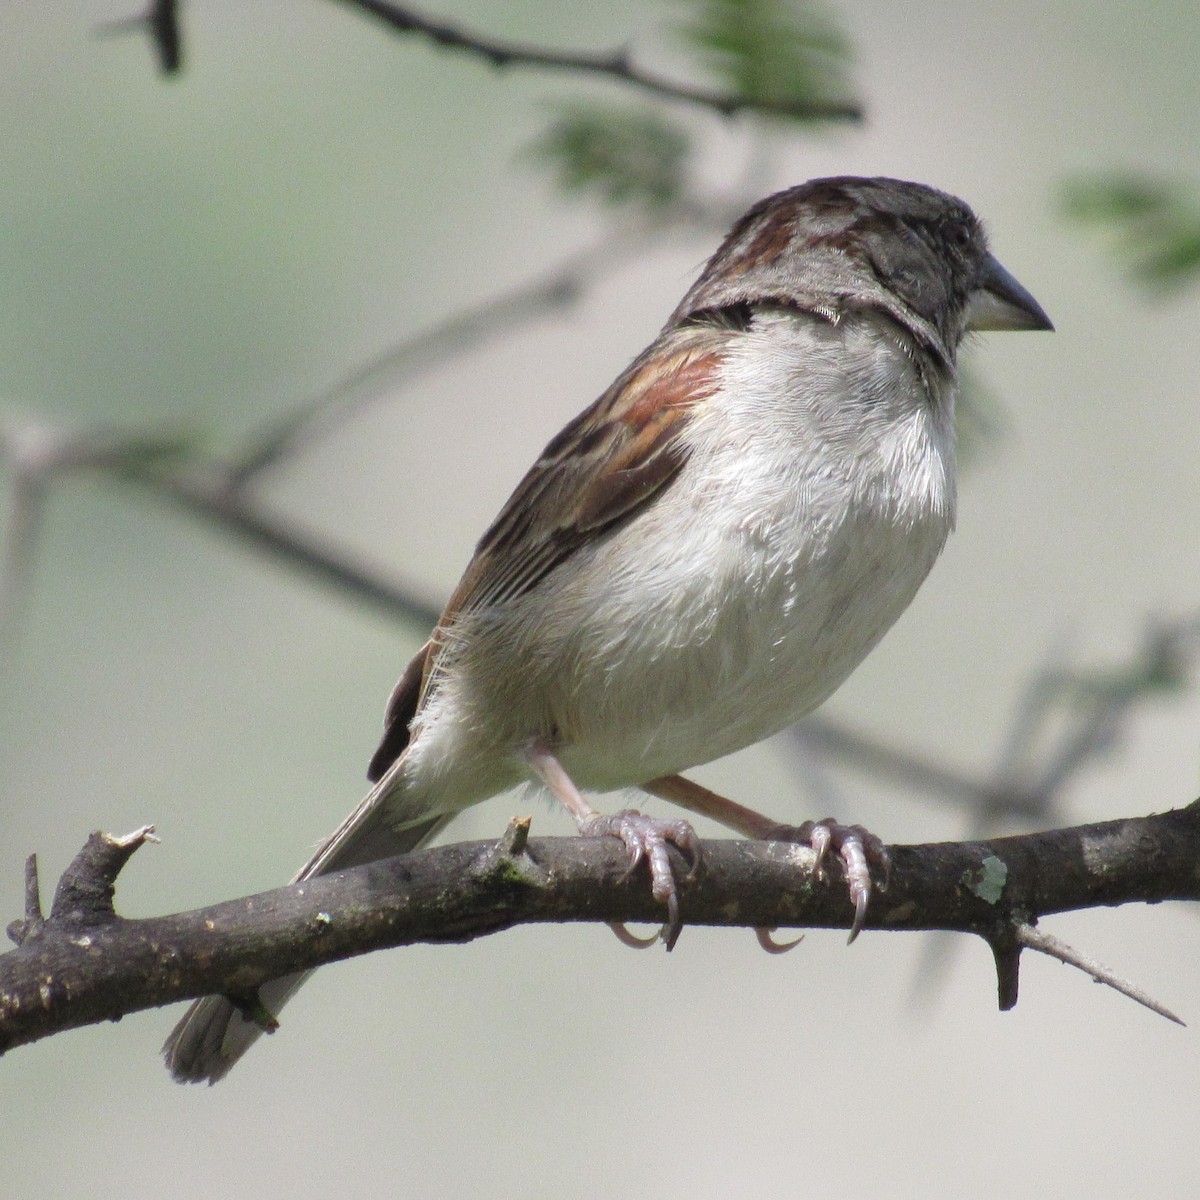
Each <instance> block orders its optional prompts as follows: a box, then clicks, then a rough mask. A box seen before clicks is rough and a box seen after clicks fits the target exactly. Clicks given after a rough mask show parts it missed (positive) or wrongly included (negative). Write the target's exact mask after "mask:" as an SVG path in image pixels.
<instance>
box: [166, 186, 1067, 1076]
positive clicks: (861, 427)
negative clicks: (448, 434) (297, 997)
mask: <svg viewBox="0 0 1200 1200" xmlns="http://www.w3.org/2000/svg"><path fill="white" fill-rule="evenodd" d="M1052 328H1053V325H1052V323H1051V321H1050V318H1049V317H1048V316H1047V315H1046V313H1045V312H1044V311H1043V309H1042V308H1041V306H1040V305H1039V304H1038V302H1037V301H1036V300H1035V299H1034V298H1033V296H1032V295H1031V294H1030V293H1029V292H1028V291H1027V290H1026V289H1025V288H1024V287H1023V286H1022V285H1021V284H1020V283H1018V282H1017V280H1016V279H1015V278H1014V277H1013V276H1012V275H1011V274H1010V273H1009V272H1008V271H1007V270H1006V269H1005V268H1004V267H1003V266H1002V265H1001V264H1000V262H999V261H998V259H997V258H996V257H995V256H994V255H993V254H992V252H991V251H990V250H989V248H988V240H987V236H986V234H985V232H984V228H983V226H982V224H981V222H980V221H979V219H978V218H977V217H976V216H975V214H974V213H973V212H972V210H971V209H970V208H969V207H968V205H967V204H965V203H964V202H963V201H961V200H959V199H957V198H956V197H954V196H952V195H949V194H947V193H945V192H942V191H939V190H937V189H935V188H933V187H930V186H927V185H925V184H921V183H913V182H907V181H904V180H899V179H890V178H861V177H855V176H838V177H833V178H823V179H814V180H810V181H808V182H806V183H802V184H799V185H797V186H794V187H791V188H788V189H786V190H784V191H780V192H778V193H776V194H774V195H771V196H768V197H766V198H765V199H763V200H761V201H759V202H758V203H757V204H755V205H754V206H753V207H751V208H750V209H749V210H748V211H747V212H746V213H745V214H744V215H743V216H742V217H741V218H740V219H739V220H738V221H737V222H736V223H735V224H734V225H733V227H732V229H731V231H730V232H729V234H728V235H727V237H726V238H725V239H724V241H723V242H722V243H721V245H720V246H719V247H718V249H717V250H716V252H715V253H714V254H713V255H712V257H711V258H710V259H709V260H708V261H707V263H706V265H705V266H704V267H703V269H702V270H701V272H700V274H699V276H698V278H697V279H696V281H695V283H694V284H693V285H692V286H691V288H690V289H689V290H688V291H687V294H686V295H685V296H684V297H683V299H682V301H681V302H680V303H679V305H678V306H677V307H676V309H675V310H674V312H673V313H672V314H671V315H670V317H669V318H668V320H667V322H666V324H665V325H664V326H663V328H662V330H661V332H660V333H659V334H658V336H657V337H656V338H655V339H654V340H653V342H651V344H650V345H649V346H648V347H647V349H646V350H645V351H643V352H642V353H641V354H640V355H638V356H637V357H636V358H635V359H634V360H633V362H632V363H631V364H630V365H629V366H628V367H627V368H626V369H625V370H624V371H623V372H622V373H621V374H620V375H619V376H618V377H617V379H616V380H615V381H614V383H613V384H612V386H611V387H609V388H608V390H607V391H606V392H604V394H603V395H601V396H600V398H599V399H598V400H596V401H595V403H593V404H592V405H591V406H590V407H588V408H587V409H585V410H584V411H583V412H582V413H581V414H580V415H579V416H577V417H576V418H575V419H573V420H572V421H570V422H569V423H568V424H567V425H566V427H565V428H564V429H562V431H561V432H560V433H558V434H557V436H555V437H554V438H553V439H552V440H551V441H550V442H549V444H548V445H547V446H546V448H545V450H544V451H543V452H542V454H541V456H540V457H539V458H538V460H537V462H536V463H535V464H534V465H533V467H532V468H530V470H529V471H528V472H527V473H526V474H525V476H524V478H522V479H521V481H520V482H519V483H518V485H517V487H516V490H515V491H514V492H513V494H512V496H511V497H510V498H509V500H508V501H507V503H506V504H505V505H504V507H503V508H502V510H501V511H500V514H499V515H498V516H497V517H496V519H495V520H494V521H493V523H492V524H491V526H490V527H489V528H488V529H487V531H486V532H485V533H484V534H483V537H482V538H481V539H480V541H479V543H478V545H477V546H476V548H475V552H474V555H473V557H472V558H471V560H470V562H469V564H468V566H467V568H466V571H465V573H464V574H463V576H462V579H461V581H460V582H459V584H458V586H457V587H456V588H455V590H454V592H453V593H452V595H451V597H450V600H449V602H448V603H447V605H446V608H445V610H444V612H443V613H442V615H441V618H440V619H439V621H438V622H437V625H436V627H435V628H434V630H433V632H432V634H431V636H430V637H429V640H428V641H427V642H426V643H425V645H424V646H423V647H422V648H421V650H420V651H419V652H418V653H417V655H416V656H415V657H414V658H413V660H412V661H411V662H410V663H409V665H408V667H407V669H406V670H405V671H404V673H403V674H402V675H401V677H400V680H399V682H398V683H397V685H396V687H395V689H394V690H393V692H392V695H391V698H390V700H389V702H388V705H387V709H386V715H385V723H384V733H383V738H382V741H381V742H380V745H379V748H378V750H377V751H376V753H375V755H374V757H373V758H372V760H371V763H370V768H369V771H368V777H369V779H370V781H371V782H372V784H373V786H372V788H371V790H370V791H369V792H368V793H367V795H366V797H365V798H364V799H363V800H362V802H361V803H360V804H359V805H358V807H357V808H356V809H355V810H354V811H353V812H352V813H351V814H350V815H349V816H348V817H347V818H346V819H345V821H343V822H342V824H341V825H340V826H339V827H338V829H337V830H336V831H335V832H334V833H333V834H332V835H331V836H330V837H329V838H328V839H327V840H326V841H325V842H324V843H323V844H322V845H321V846H320V847H319V849H318V850H317V851H316V853H315V854H314V855H313V856H312V858H311V859H310V860H309V862H308V863H307V864H306V865H305V866H304V867H303V868H302V869H301V871H300V872H299V873H298V874H297V876H296V880H304V879H309V878H311V877H313V876H316V875H321V874H324V873H326V872H329V871H335V870H340V869H343V868H347V867H352V866H357V865H360V864H363V863H367V862H371V861H374V860H377V859H380V858H385V857H391V856H393V855H397V854H402V853H405V852H408V851H411V850H414V849H416V848H418V847H420V846H422V845H424V844H425V843H426V842H428V841H429V840H430V839H431V838H433V837H434V836H435V835H437V834H438V833H440V832H441V831H442V829H443V828H444V827H445V826H446V824H447V823H448V822H449V821H450V820H451V819H452V818H453V817H454V815H455V814H456V813H458V812H461V811H462V810H463V809H465V808H467V807H468V806H470V805H473V804H475V803H478V802H480V801H482V800H484V799H486V798H488V797H490V796H493V795H496V794H498V793H500V792H503V791H505V790H507V789H509V788H511V787H513V786H516V785H519V784H521V783H522V782H529V781H532V782H534V783H538V784H541V785H543V786H544V787H545V788H546V789H547V790H548V791H549V792H550V793H552V794H553V795H554V796H555V797H556V798H557V799H558V800H559V801H561V802H562V804H563V805H564V806H565V807H566V809H567V810H568V811H569V812H570V813H571V815H572V816H573V817H574V818H575V821H576V823H577V825H578V828H579V830H580V832H581V833H583V834H587V835H597V836H615V837H618V838H620V839H621V841H622V842H623V843H624V845H625V847H626V849H627V850H628V852H629V855H630V859H631V862H632V863H635V864H636V863H638V862H641V861H642V860H645V862H646V863H647V864H648V866H649V873H650V877H651V890H652V892H653V895H654V896H655V898H656V899H658V900H660V901H661V902H662V903H663V904H664V905H666V907H667V910H668V918H667V922H666V924H665V927H664V937H665V939H666V940H667V941H668V948H669V945H670V943H671V942H672V941H673V938H674V937H675V936H677V935H678V929H679V924H680V921H679V904H678V893H679V888H678V883H677V880H676V879H675V877H674V874H673V872H672V867H671V860H670V855H669V853H668V849H667V848H668V846H669V845H672V844H673V845H675V846H676V847H677V848H679V849H680V850H681V851H683V852H684V854H685V855H687V856H689V857H691V858H692V859H693V860H694V859H695V858H696V856H698V855H699V853H700V842H699V839H698V838H697V836H696V834H695V832H694V830H693V829H692V827H691V825H690V823H689V822H687V821H685V820H665V819H658V818H650V817H647V816H644V815H642V814H640V813H638V812H636V811H631V810H626V811H623V812H619V813H615V814H611V815H605V814H601V813H598V812H597V811H595V810H594V809H593V808H592V807H591V805H590V803H589V802H588V800H587V799H586V798H585V795H584V793H585V792H587V791H612V790H617V789H623V788H642V789H643V790H645V791H647V792H650V793H653V794H656V795H659V796H663V797H666V798H667V799H669V800H672V801H674V802H675V803H677V804H681V805H682V806H684V807H685V808H689V809H691V810H693V811H697V812H701V813H704V814H706V815H709V816H713V817H715V818H716V819H717V820H720V821H723V822H725V823H726V824H728V825H730V826H732V827H733V828H735V829H737V830H739V831H740V832H742V833H747V834H749V835H750V836H762V835H763V834H764V833H765V832H766V831H769V830H770V829H771V828H772V825H773V823H771V822H770V821H769V820H768V819H767V818H765V817H761V816H760V815H759V814H757V813H755V812H754V811H753V810H750V809H746V808H743V807H742V806H740V805H738V804H736V803H734V802H733V801H731V800H727V799H726V798H724V797H721V796H717V795H716V794H715V793H712V792H709V791H708V790H707V789H704V788H702V787H700V786H699V785H698V784H696V783H694V782H693V781H691V780H689V779H687V778H686V777H685V776H683V775H682V774H681V772H683V771H685V770H687V769H689V768H692V767H695V766H697V765H699V764H702V763H706V762H710V761H712V760H714V759H717V758H721V757H723V756H725V755H727V754H731V753H733V752H734V751H736V750H739V749H742V748H743V747H745V746H748V745H751V744H753V743H755V742H758V741H761V740H762V739H764V738H766V737H769V736H770V735H772V734H774V733H776V732H778V731H779V730H781V729H783V728H785V727H787V726H789V725H791V724H793V723H795V722H796V721H798V720H799V719H800V718H801V717H803V716H805V715H806V714H807V713H809V712H811V711H812V710H813V709H814V708H816V707H817V705H819V704H820V703H821V702H822V701H824V700H825V699H826V698H827V697H828V696H829V695H830V694H831V693H832V692H833V691H834V690H835V689H836V688H837V687H838V686H839V685H840V684H841V683H842V682H843V681H844V680H845V679H846V677H847V676H848V675H849V674H850V673H851V672H852V671H853V670H854V668H855V667H856V666H857V665H858V664H859V663H860V662H861V661H862V659H863V658H864V657H865V656H866V655H867V654H868V653H869V651H870V650H871V649H872V648H873V647H874V646H875V645H876V643H877V642H878V641H879V639H880V638H881V637H882V636H883V634H884V633H885V632H886V631H887V630H888V628H889V627H890V626H891V625H892V624H893V623H894V622H895V620H896V619H897V618H898V617H899V616H900V614H901V613H902V612H903V611H904V610H905V608H906V607H907V606H908V604H909V602H910V601H911V600H912V598H913V596H914V595H915V593H916V591H917V589H918V588H919V586H920V585H921V583H922V582H923V580H924V579H925V577H926V575H927V574H928V572H929V570H930V569H931V567H932V566H933V563H934V561H935V559H936V558H937V557H938V554H939V553H940V551H941V550H942V547H943V545H944V544H945V542H946V539H947V537H948V535H949V534H950V532H951V530H952V528H953V526H954V521H955V495H956V482H955V480H956V468H955V428H954V410H955V402H956V398H957V394H958V378H957V354H958V350H959V347H960V346H961V344H962V342H963V340H964V338H966V337H967V335H968V334H969V333H971V332H974V331H989V330H1050V329H1052ZM802 828H803V829H804V831H805V835H806V836H808V838H809V840H810V841H811V842H812V844H813V845H814V847H815V848H817V850H818V854H819V855H821V854H824V852H825V851H826V850H827V849H828V848H829V847H830V846H832V847H833V848H834V849H835V851H836V852H837V853H838V854H840V855H841V857H842V858H843V860H844V861H845V863H846V866H847V876H848V879H849V883H850V887H851V894H852V898H853V899H854V901H855V908H856V914H855V929H857V927H859V926H861V923H862V918H863V915H864V912H865V906H866V897H867V895H869V892H870V886H871V885H870V876H869V866H870V863H869V861H868V860H870V859H871V858H872V857H875V858H879V857H880V847H881V845H882V843H879V842H878V840H877V839H873V838H871V837H870V836H869V835H867V836H866V837H864V833H863V831H862V830H860V829H859V828H858V827H855V826H842V825H840V824H838V823H836V822H833V821H831V820H826V821H821V822H809V823H806V825H805V826H804V827H802ZM306 977H307V976H306V974H305V973H298V974H295V975H291V976H287V977H285V978H282V979H278V980H273V981H270V982H269V983H267V984H265V985H264V986H263V987H262V988H261V989H260V990H259V999H260V1000H261V1005H262V1007H263V1008H264V1009H265V1010H266V1012H267V1013H269V1014H272V1015H273V1014H275V1013H277V1012H278V1010H279V1008H280V1007H281V1006H282V1004H283V1003H284V1002H285V1001H286V1000H287V999H288V998H289V997H290V996H291V995H292V994H293V993H294V991H295V990H296V989H297V988H298V987H299V986H300V984H301V983H302V982H303V980H304V979H305V978H306ZM259 1017H260V1018H261V1013H260V1014H259ZM262 1024H263V1022H262V1021H261V1019H257V1018H256V1017H255V1016H254V1015H253V1014H249V1013H246V1012H243V1011H242V1009H241V1008H239V1006H238V1005H236V1004H235V1003H234V1001H233V1000H232V999H230V998H228V997H223V996H209V997H204V998H201V999H199V1000H198V1001H196V1002H195V1003H194V1004H193V1005H192V1006H191V1008H190V1009H189V1010H188V1012H187V1014H186V1015H185V1016H184V1017H183V1019H182V1020H181V1021H180V1022H179V1024H178V1025H177V1026H176V1027H175V1029H174V1031H173V1032H172V1034H171V1036H170V1037H169V1038H168V1040H167V1042H166V1044H165V1046H164V1047H163V1053H164V1057H165V1059H166V1062H167V1065H168V1068H169V1070H170V1071H171V1073H172V1075H173V1076H174V1077H175V1078H176V1079H177V1080H179V1081H181V1082H203V1081H207V1082H209V1083H213V1082H216V1081H217V1080H218V1079H220V1078H222V1077H223V1076H224V1075H225V1074H226V1073H227V1072H228V1071H229V1069H230V1068H231V1067H232V1065H233V1064H234V1062H236V1061H237V1059H238V1058H240V1056H241V1055H242V1054H243V1053H244V1052H245V1051H246V1049H247V1048H248V1047H249V1046H250V1044H251V1043H252V1042H253V1041H254V1040H255V1038H256V1037H257V1036H258V1035H259V1033H260V1032H261V1028H262Z"/></svg>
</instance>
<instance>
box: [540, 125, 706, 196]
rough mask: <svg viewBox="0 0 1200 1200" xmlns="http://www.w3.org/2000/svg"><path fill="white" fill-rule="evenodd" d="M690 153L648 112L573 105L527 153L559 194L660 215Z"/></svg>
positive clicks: (676, 133)
mask: <svg viewBox="0 0 1200 1200" xmlns="http://www.w3.org/2000/svg"><path fill="white" fill-rule="evenodd" d="M690 149H691V147H690V144H689V141H688V138H687V135H686V134H685V133H684V132H683V131H682V130H681V129H680V128H679V127H678V126H676V125H673V124H671V123H670V122H668V121H667V120H665V119H664V118H662V117H659V116H657V115H656V114H654V113H652V112H650V111H647V110H640V109H626V108H617V107H615V106H610V107H601V106H599V105H583V104H577V105H572V106H570V107H568V108H564V109H562V110H561V111H560V115H559V116H558V118H557V119H556V120H555V121H554V122H553V123H552V124H551V125H550V127H549V129H547V130H546V132H545V133H544V134H542V136H541V137H539V138H538V139H537V140H536V141H535V142H534V143H533V144H532V145H531V146H530V147H529V151H528V152H529V154H530V155H531V156H532V157H533V158H534V159H535V160H537V161H540V162H542V163H544V164H546V165H547V166H549V167H550V169H551V170H552V171H553V173H554V174H555V176H556V177H557V180H558V184H559V186H560V187H561V188H562V189H563V191H565V192H575V193H588V192H590V193H592V194H593V195H596V196H598V197H599V198H600V199H601V200H602V201H604V202H605V203H608V204H621V205H631V204H632V205H638V206H640V207H642V208H646V209H650V210H653V211H661V210H662V209H666V208H669V207H670V206H671V205H673V204H675V203H676V202H677V201H678V199H679V196H680V194H681V192H682V190H683V183H684V171H685V167H686V165H687V159H688V155H689V153H690Z"/></svg>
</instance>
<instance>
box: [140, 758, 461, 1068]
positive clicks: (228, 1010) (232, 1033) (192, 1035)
mask: <svg viewBox="0 0 1200 1200" xmlns="http://www.w3.org/2000/svg"><path fill="white" fill-rule="evenodd" d="M392 776H393V772H391V771H389V772H388V774H387V775H386V776H385V777H384V778H383V779H381V780H380V782H379V783H378V784H377V785H376V786H375V787H374V788H372V790H371V791H370V792H369V793H368V794H367V796H366V797H365V799H364V800H363V801H362V803H361V804H359V806H358V807H357V808H356V809H355V810H354V812H352V813H351V814H350V816H348V817H347V818H346V820H345V821H343V822H342V824H341V825H340V826H339V828H338V829H337V830H336V832H335V833H334V834H333V835H332V836H331V837H330V838H328V839H327V840H326V841H325V842H324V843H323V844H322V845H321V847H320V848H319V849H318V850H317V852H316V853H315V854H314V855H313V856H312V858H311V859H310V860H309V861H308V862H307V863H306V864H305V865H304V867H303V868H302V869H301V870H300V871H299V872H298V874H297V875H296V877H295V879H293V880H292V882H293V883H298V882H300V880H302V879H311V878H312V877H313V876H314V875H325V874H328V873H329V872H330V871H340V870H342V869H343V868H346V867H356V866H360V865H361V864H363V863H367V862H374V861H376V860H377V859H380V858H390V857H392V856H393V855H396V854H406V853H407V852H408V851H410V850H416V849H417V848H418V847H420V846H422V845H424V844H425V843H426V842H427V841H429V840H430V839H431V838H432V837H433V836H434V835H435V834H437V833H438V832H439V831H440V830H441V829H442V828H443V826H444V825H445V824H446V822H447V821H449V820H450V817H449V816H436V817H430V818H428V819H426V820H424V821H421V822H420V823H418V824H415V825H409V826H405V827H404V828H402V829H394V828H392V826H391V824H390V822H389V821H388V819H387V817H386V816H385V809H386V808H387V807H389V806H386V805H385V804H384V803H383V801H384V799H385V798H386V797H387V796H388V794H389V793H390V792H391V791H392V790H393V788H394V784H393V783H392ZM310 974H311V972H309V971H299V972H297V973H296V974H294V975H285V976H283V977H282V978H280V979H272V980H270V981H269V982H267V983H265V984H263V985H262V986H261V987H260V988H259V989H258V998H259V1000H260V1001H261V1002H262V1007H263V1008H265V1009H266V1011H267V1012H268V1013H270V1014H271V1015H272V1016H276V1015H278V1013H279V1010H280V1009H281V1008H282V1007H283V1005H284V1004H286V1003H287V1001H288V1000H290V999H291V997H292V996H293V995H294V994H295V992H296V991H297V990H298V989H299V987H300V985H301V984H302V983H303V982H304V981H305V980H306V979H307V978H308V976H309V975H310ZM260 1033H262V1027H261V1026H260V1025H259V1024H258V1023H257V1022H255V1021H254V1020H253V1019H251V1018H249V1017H247V1016H245V1015H243V1013H242V1012H241V1011H240V1010H239V1009H238V1008H237V1007H236V1006H235V1005H234V1003H233V1001H231V1000H230V999H229V998H228V997H226V996H205V997H204V998H203V999H201V1000H197V1001H195V1003H193V1004H192V1006H191V1008H189V1009H188V1010H187V1012H186V1013H185V1014H184V1016H183V1019H182V1020H181V1021H180V1022H179V1024H178V1025H176V1026H175V1028H174V1029H173V1030H172V1031H171V1036H170V1037H169V1038H167V1040H166V1043H165V1044H164V1046H163V1058H164V1059H166V1063H167V1068H168V1070H170V1072H171V1074H172V1076H174V1078H175V1079H176V1080H177V1081H178V1082H179V1083H205V1082H207V1083H210V1084H211V1083H216V1082H217V1080H218V1079H223V1078H224V1077H225V1075H226V1074H228V1072H229V1070H230V1068H231V1067H232V1066H233V1064H234V1063H235V1062H237V1060H238V1059H239V1058H241V1056H242V1055H243V1054H245V1053H246V1051H247V1050H248V1049H249V1048H250V1046H251V1044H252V1043H253V1042H254V1041H255V1040H257V1038H258V1036H259V1034H260Z"/></svg>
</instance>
